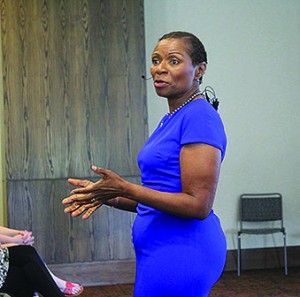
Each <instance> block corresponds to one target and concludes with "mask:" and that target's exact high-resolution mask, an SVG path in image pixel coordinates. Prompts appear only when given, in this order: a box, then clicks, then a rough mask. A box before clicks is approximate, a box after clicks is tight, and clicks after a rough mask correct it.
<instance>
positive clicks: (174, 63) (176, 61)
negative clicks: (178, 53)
mask: <svg viewBox="0 0 300 297" xmlns="http://www.w3.org/2000/svg"><path fill="white" fill-rule="evenodd" d="M170 64H172V65H178V64H179V61H178V60H176V59H172V60H170Z"/></svg>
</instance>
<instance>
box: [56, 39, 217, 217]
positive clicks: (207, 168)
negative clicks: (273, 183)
mask: <svg viewBox="0 0 300 297" xmlns="http://www.w3.org/2000/svg"><path fill="white" fill-rule="evenodd" d="M205 70H206V64H203V63H202V64H200V65H193V63H192V60H191V58H190V56H189V54H188V51H187V49H186V45H185V42H184V41H183V40H181V39H172V38H171V39H164V40H162V41H160V42H159V43H158V44H157V46H156V48H155V49H154V51H153V54H152V66H151V69H150V71H151V75H152V77H153V81H154V87H155V89H156V92H157V94H158V95H159V96H162V97H165V98H167V99H168V104H169V110H170V112H173V111H174V110H175V109H176V108H178V107H179V106H180V105H181V104H182V103H184V102H185V101H186V100H187V99H188V98H189V97H190V96H191V95H192V94H194V93H195V92H196V91H198V90H199V83H198V79H199V77H201V76H202V75H204V73H205ZM194 100H203V98H201V97H200V96H198V97H196V98H195V99H194ZM220 164H221V152H220V150H219V149H217V148H215V147H213V146H210V145H206V144H201V143H196V144H189V145H184V146H183V147H182V149H181V152H180V174H181V183H182V192H180V193H169V192H160V191H156V190H152V189H149V188H146V187H143V186H140V185H137V184H134V183H131V182H129V181H127V180H125V179H123V178H122V177H120V176H119V175H118V174H116V173H115V172H112V171H110V170H106V169H103V168H100V167H96V166H92V170H93V171H94V172H95V173H96V174H98V175H99V176H100V177H101V178H100V179H99V181H97V182H95V183H93V182H91V181H88V180H78V179H69V180H68V182H69V183H70V184H71V185H73V186H75V187H76V189H74V190H73V191H72V192H71V195H70V196H69V197H67V198H65V199H64V200H63V202H62V203H63V204H64V205H67V207H66V208H65V212H66V213H71V214H72V216H74V217H76V216H82V218H83V219H88V218H89V217H90V216H91V215H92V214H93V213H94V212H95V211H96V210H97V209H98V208H99V207H101V206H102V205H104V204H106V205H110V206H114V207H116V208H119V209H122V210H127V211H136V206H137V203H142V204H144V205H148V206H150V207H153V208H155V209H157V210H160V211H163V212H166V213H169V214H172V215H177V216H181V217H186V218H197V219H204V218H206V217H207V216H208V215H209V213H210V211H211V209H212V206H213V201H214V197H215V193H216V188H217V183H218V178H219V172H220ZM94 199H96V201H95V200H94Z"/></svg>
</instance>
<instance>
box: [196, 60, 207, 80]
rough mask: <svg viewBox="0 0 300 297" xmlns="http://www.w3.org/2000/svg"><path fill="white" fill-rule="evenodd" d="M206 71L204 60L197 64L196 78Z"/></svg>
mask: <svg viewBox="0 0 300 297" xmlns="http://www.w3.org/2000/svg"><path fill="white" fill-rule="evenodd" d="M205 71H206V63H205V62H203V63H201V64H199V65H198V66H197V69H196V72H195V80H198V81H199V79H200V78H201V77H202V76H203V75H204V74H205Z"/></svg>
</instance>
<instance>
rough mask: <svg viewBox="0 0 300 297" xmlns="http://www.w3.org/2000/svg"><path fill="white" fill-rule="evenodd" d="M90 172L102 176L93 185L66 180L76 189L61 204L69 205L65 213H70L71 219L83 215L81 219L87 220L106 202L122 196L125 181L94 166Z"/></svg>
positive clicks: (82, 181) (89, 182)
mask: <svg viewBox="0 0 300 297" xmlns="http://www.w3.org/2000/svg"><path fill="white" fill-rule="evenodd" d="M92 170H93V171H94V172H95V173H96V174H98V175H100V176H102V178H101V179H100V180H99V181H97V182H95V183H93V182H91V181H89V180H78V179H69V180H68V182H69V183H70V184H71V185H73V186H75V187H77V188H76V189H74V190H72V191H71V196H69V197H67V198H65V199H63V201H62V204H64V205H69V206H68V207H66V208H65V212H66V213H71V214H72V216H73V217H77V216H80V215H82V214H83V216H82V218H83V219H87V218H89V217H90V216H91V215H92V214H93V213H94V212H95V211H96V210H97V209H98V208H99V207H101V206H102V205H103V204H104V203H105V202H106V201H107V200H110V199H113V198H115V197H118V196H122V195H123V194H124V187H125V185H126V181H125V180H124V179H122V178H121V177H120V176H119V175H117V174H116V173H114V172H112V171H111V170H106V169H103V168H100V167H96V166H92Z"/></svg>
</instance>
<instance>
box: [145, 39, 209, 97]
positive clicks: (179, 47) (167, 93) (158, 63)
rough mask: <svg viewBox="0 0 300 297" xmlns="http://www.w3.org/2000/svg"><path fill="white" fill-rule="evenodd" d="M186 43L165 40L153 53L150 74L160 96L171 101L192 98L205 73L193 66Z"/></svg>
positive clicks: (177, 40) (179, 40)
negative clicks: (198, 80) (192, 93)
mask: <svg viewBox="0 0 300 297" xmlns="http://www.w3.org/2000/svg"><path fill="white" fill-rule="evenodd" d="M184 42H185V41H184V39H175V38H169V39H163V40H161V41H160V42H159V43H158V44H157V46H156V48H155V49H154V51H153V53H152V65H151V67H150V72H151V75H152V78H153V81H154V87H155V90H156V93H157V94H158V95H159V96H162V97H167V98H169V99H176V98H181V97H184V95H187V96H190V94H191V92H194V91H195V90H197V89H198V87H199V83H198V82H197V78H199V77H200V76H201V75H203V74H204V71H203V70H202V69H201V68H200V67H199V66H197V65H196V66H193V64H192V60H191V58H190V56H189V54H188V52H187V49H186V46H185V43H184ZM201 71H202V72H201Z"/></svg>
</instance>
